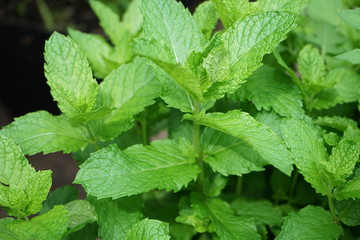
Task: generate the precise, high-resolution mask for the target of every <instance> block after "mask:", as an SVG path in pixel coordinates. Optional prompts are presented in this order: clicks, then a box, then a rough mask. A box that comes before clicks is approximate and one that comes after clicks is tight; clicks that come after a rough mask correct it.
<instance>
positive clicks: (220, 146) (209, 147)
mask: <svg viewBox="0 0 360 240" xmlns="http://www.w3.org/2000/svg"><path fill="white" fill-rule="evenodd" d="M201 145H202V146H204V150H203V151H204V161H205V162H207V163H208V164H209V165H210V166H211V168H212V169H213V170H214V171H216V172H219V173H221V174H222V175H224V176H228V175H238V176H241V175H243V174H246V173H250V172H252V171H262V170H264V168H263V166H264V165H266V164H267V162H266V161H265V160H264V159H263V158H262V157H260V155H259V154H258V153H257V152H256V151H254V149H253V148H252V146H251V145H249V144H248V143H247V142H246V141H242V140H240V139H238V138H236V137H233V136H231V135H229V134H225V133H223V132H220V131H216V130H214V129H212V128H205V130H204V132H203V134H202V135H201Z"/></svg>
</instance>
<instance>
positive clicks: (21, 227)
mask: <svg viewBox="0 0 360 240" xmlns="http://www.w3.org/2000/svg"><path fill="white" fill-rule="evenodd" d="M67 222H68V211H67V210H66V208H65V207H64V206H55V207H54V209H52V210H50V211H49V212H47V213H45V214H43V215H40V216H38V217H34V218H33V219H31V220H30V221H24V220H15V221H12V222H10V223H9V224H8V225H7V228H8V229H9V230H11V231H13V232H14V233H16V234H17V235H18V236H19V239H26V240H35V239H36V240H49V239H52V240H61V239H63V238H64V235H65V233H66V230H67Z"/></svg>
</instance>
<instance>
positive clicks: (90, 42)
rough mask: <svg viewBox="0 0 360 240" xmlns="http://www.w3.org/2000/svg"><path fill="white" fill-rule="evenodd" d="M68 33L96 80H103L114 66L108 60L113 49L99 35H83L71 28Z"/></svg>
mask: <svg viewBox="0 0 360 240" xmlns="http://www.w3.org/2000/svg"><path fill="white" fill-rule="evenodd" d="M68 32H69V35H70V37H71V38H72V39H73V40H74V41H75V42H76V43H77V44H78V45H79V48H80V49H81V50H82V51H83V53H84V54H85V55H86V58H87V60H88V61H89V63H90V65H91V68H92V70H93V71H94V75H95V76H96V77H97V78H104V77H106V76H107V75H109V73H110V72H111V71H112V70H113V69H114V68H115V67H116V64H115V63H114V62H112V61H109V60H108V59H109V58H110V55H111V52H113V51H114V49H113V48H112V47H111V46H110V45H109V44H108V43H107V42H106V40H105V39H104V38H103V37H101V36H99V35H95V34H89V33H83V32H80V31H78V30H76V29H73V28H69V29H68Z"/></svg>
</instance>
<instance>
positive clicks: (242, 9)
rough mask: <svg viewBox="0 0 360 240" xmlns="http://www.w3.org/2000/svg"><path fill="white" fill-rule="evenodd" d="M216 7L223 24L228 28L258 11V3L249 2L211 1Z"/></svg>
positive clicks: (231, 0) (234, 0)
mask: <svg viewBox="0 0 360 240" xmlns="http://www.w3.org/2000/svg"><path fill="white" fill-rule="evenodd" d="M211 1H212V2H213V4H214V6H215V7H216V11H217V12H218V14H219V16H220V19H221V22H222V23H223V25H224V26H225V27H226V28H228V27H230V26H231V25H233V24H234V23H235V22H236V21H238V20H241V19H243V18H244V17H246V16H248V15H250V14H252V13H255V12H257V11H258V9H257V3H250V2H249V1H247V0H222V1H221V0H211Z"/></svg>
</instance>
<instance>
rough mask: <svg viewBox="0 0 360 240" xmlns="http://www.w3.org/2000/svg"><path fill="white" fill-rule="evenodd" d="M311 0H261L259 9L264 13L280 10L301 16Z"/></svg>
mask: <svg viewBox="0 0 360 240" xmlns="http://www.w3.org/2000/svg"><path fill="white" fill-rule="evenodd" d="M309 3H310V0H260V1H259V8H260V9H261V10H263V11H273V10H280V11H284V12H292V13H296V14H300V13H301V12H302V11H303V10H304V8H305V7H306V6H307V5H308V4H309Z"/></svg>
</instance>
